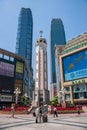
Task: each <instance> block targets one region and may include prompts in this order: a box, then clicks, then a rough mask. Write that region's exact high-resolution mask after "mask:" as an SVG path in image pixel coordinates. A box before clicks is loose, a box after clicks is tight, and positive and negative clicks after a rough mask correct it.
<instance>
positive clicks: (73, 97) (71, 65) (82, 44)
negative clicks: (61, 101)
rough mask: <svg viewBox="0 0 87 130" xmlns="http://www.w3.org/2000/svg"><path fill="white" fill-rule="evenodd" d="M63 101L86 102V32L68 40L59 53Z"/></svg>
mask: <svg viewBox="0 0 87 130" xmlns="http://www.w3.org/2000/svg"><path fill="white" fill-rule="evenodd" d="M60 71H61V88H62V89H63V88H64V91H65V101H66V102H67V103H72V104H85V103H86V104H87V33H84V34H83V35H79V36H78V37H76V38H74V39H72V40H70V41H69V42H68V43H67V45H66V47H65V48H64V50H63V51H62V54H61V55H60Z"/></svg>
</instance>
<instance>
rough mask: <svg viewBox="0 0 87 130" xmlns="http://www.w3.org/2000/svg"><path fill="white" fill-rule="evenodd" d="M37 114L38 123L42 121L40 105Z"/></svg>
mask: <svg viewBox="0 0 87 130" xmlns="http://www.w3.org/2000/svg"><path fill="white" fill-rule="evenodd" d="M35 114H36V120H35V122H36V123H38V122H40V123H41V110H40V107H38V108H36V110H35Z"/></svg>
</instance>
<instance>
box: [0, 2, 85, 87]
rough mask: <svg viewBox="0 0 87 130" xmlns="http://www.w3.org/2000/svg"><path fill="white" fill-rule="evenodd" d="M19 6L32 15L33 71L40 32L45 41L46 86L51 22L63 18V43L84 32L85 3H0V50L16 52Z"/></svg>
mask: <svg viewBox="0 0 87 130" xmlns="http://www.w3.org/2000/svg"><path fill="white" fill-rule="evenodd" d="M22 7H24V8H30V9H31V11H32V16H33V60H32V61H33V62H32V66H33V69H34V70H35V68H34V67H35V43H36V40H37V38H38V37H39V36H40V34H39V31H40V30H43V37H45V38H46V40H47V44H48V46H47V52H48V85H49V84H50V61H49V59H50V58H49V56H50V55H49V54H50V27H51V20H52V18H61V19H62V21H63V24H64V29H65V35H66V41H69V40H71V39H72V38H75V37H77V36H78V35H81V34H83V33H84V32H87V0H0V48H2V49H5V50H8V51H11V52H15V47H16V37H17V25H18V17H19V13H20V10H21V8H22ZM34 72H35V71H34Z"/></svg>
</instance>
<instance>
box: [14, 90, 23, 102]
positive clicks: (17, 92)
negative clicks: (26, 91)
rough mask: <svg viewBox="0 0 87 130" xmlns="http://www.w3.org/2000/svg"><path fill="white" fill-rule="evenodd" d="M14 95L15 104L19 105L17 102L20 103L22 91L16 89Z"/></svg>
mask: <svg viewBox="0 0 87 130" xmlns="http://www.w3.org/2000/svg"><path fill="white" fill-rule="evenodd" d="M14 93H15V103H16V104H17V102H18V96H19V94H20V93H21V91H20V89H19V88H16V89H15V91H14Z"/></svg>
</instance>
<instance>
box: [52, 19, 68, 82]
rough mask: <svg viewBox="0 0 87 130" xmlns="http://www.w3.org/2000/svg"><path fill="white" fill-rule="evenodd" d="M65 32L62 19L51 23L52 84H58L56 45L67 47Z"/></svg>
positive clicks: (53, 20)
mask: <svg viewBox="0 0 87 130" xmlns="http://www.w3.org/2000/svg"><path fill="white" fill-rule="evenodd" d="M65 44H66V38H65V31H64V26H63V22H62V20H61V19H52V21H51V45H50V47H51V83H56V67H55V50H54V46H55V45H65Z"/></svg>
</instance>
